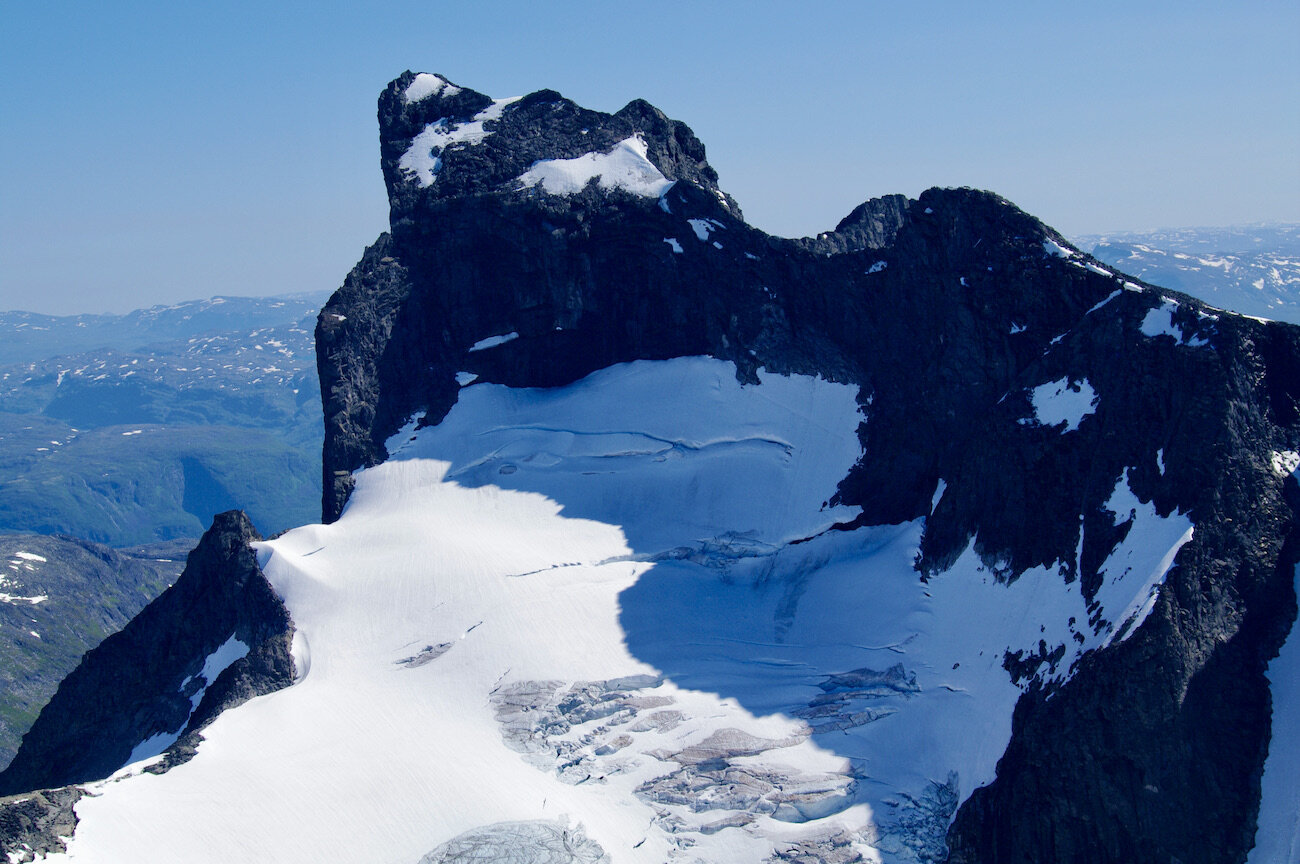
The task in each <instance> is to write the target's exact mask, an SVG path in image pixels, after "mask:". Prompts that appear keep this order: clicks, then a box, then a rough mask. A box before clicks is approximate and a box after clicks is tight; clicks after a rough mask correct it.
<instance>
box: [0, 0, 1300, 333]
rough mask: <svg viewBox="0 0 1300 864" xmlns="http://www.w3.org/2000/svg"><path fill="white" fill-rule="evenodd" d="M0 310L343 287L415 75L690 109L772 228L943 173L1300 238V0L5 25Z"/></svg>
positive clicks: (1100, 221)
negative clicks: (391, 104) (387, 109)
mask: <svg viewBox="0 0 1300 864" xmlns="http://www.w3.org/2000/svg"><path fill="white" fill-rule="evenodd" d="M0 23H2V24H3V26H0V46H2V47H3V50H2V51H0V70H3V72H4V74H5V78H6V81H7V82H8V86H7V87H6V88H5V90H4V92H3V94H2V95H0V116H3V118H4V122H3V123H0V156H2V157H3V158H0V184H3V188H4V189H5V194H4V195H3V196H0V309H6V310H8V309H15V310H16V309H25V310H28V311H33V312H38V313H43V314H75V313H82V312H86V313H90V312H114V313H121V312H125V311H128V310H130V309H135V308H141V307H147V306H150V305H154V304H159V303H173V302H179V301H182V300H187V299H200V298H205V297H210V296H214V295H219V294H225V295H232V296H239V295H250V296H263V295H271V294H283V293H296V292H302V291H316V290H330V289H333V288H336V287H338V285H339V284H341V282H342V280H343V277H344V275H345V274H346V273H347V271H348V269H349V268H350V267H351V266H352V264H353V263H355V261H356V260H357V259H358V258H359V257H360V255H361V252H362V249H363V248H364V247H365V246H366V245H367V244H369V243H371V242H373V241H374V239H375V237H376V236H377V235H378V234H379V233H380V232H381V231H383V230H385V229H386V227H387V201H386V199H385V192H384V187H383V181H382V178H381V176H380V172H379V164H378V163H379V160H378V146H377V144H378V141H377V134H376V131H377V130H376V124H375V99H376V96H377V95H378V93H379V91H380V90H381V89H382V88H383V87H384V86H385V84H386V83H387V82H388V81H389V80H391V79H392V78H394V77H396V76H397V75H398V74H400V73H401V72H402V71H403V70H404V69H408V68H409V69H411V70H413V71H429V72H439V73H442V74H444V75H446V76H447V77H448V78H450V79H451V80H453V81H455V82H457V83H458V84H462V85H464V86H467V87H472V88H474V89H476V90H480V91H482V92H485V93H488V94H489V95H492V96H496V97H500V96H509V95H520V94H523V93H526V92H531V91H533V90H537V89H542V88H551V89H555V90H558V91H560V92H561V93H563V94H564V95H565V96H567V97H569V98H571V99H573V100H574V101H576V102H578V103H579V104H581V105H583V106H585V107H589V108H593V109H597V110H602V111H614V110H617V109H618V108H620V107H622V105H624V104H626V103H627V102H629V101H631V100H632V99H635V98H645V99H647V100H648V101H650V102H651V103H653V104H655V105H656V106H657V107H659V108H660V109H661V110H663V111H664V112H665V113H667V114H668V115H669V116H671V117H674V118H676V119H679V120H682V121H684V122H685V123H687V124H688V125H689V126H691V128H692V129H693V130H694V131H695V132H696V134H697V135H698V136H699V137H700V139H701V140H702V141H703V142H704V144H705V146H706V147H707V148H708V155H709V161H710V163H711V164H712V165H713V167H714V168H716V169H717V170H718V172H719V174H720V177H721V181H720V182H721V185H722V187H723V188H724V189H726V190H727V191H728V192H729V193H731V194H732V195H733V196H734V197H735V198H736V200H737V201H738V202H739V203H740V206H741V207H742V209H743V210H744V212H745V214H746V216H747V218H748V219H749V221H750V222H751V224H753V225H755V226H756V227H758V228H761V229H763V230H765V231H768V232H769V233H773V234H778V235H784V236H807V235H809V234H814V233H817V232H819V231H825V230H829V229H830V228H832V227H834V225H835V224H836V223H837V222H838V221H839V219H840V218H842V217H843V216H844V215H845V214H847V213H848V212H849V211H850V210H851V209H852V208H853V207H854V206H856V205H857V204H859V203H861V202H862V201H864V200H867V199H868V198H873V197H878V196H881V195H885V194H890V193H903V194H905V195H908V196H909V197H915V196H916V195H918V194H919V193H920V192H921V191H923V190H924V189H926V188H929V187H931V186H973V187H977V188H984V189H989V190H991V191H994V192H996V193H998V194H1000V195H1002V196H1004V197H1006V198H1007V199H1009V200H1010V201H1012V202H1013V203H1015V204H1016V205H1017V206H1019V207H1021V208H1022V209H1024V210H1025V211H1027V212H1029V213H1031V214H1033V215H1034V216H1036V217H1038V218H1039V219H1041V220H1043V221H1044V222H1045V223H1047V224H1048V225H1051V226H1052V227H1054V228H1056V229H1057V230H1059V231H1061V232H1063V233H1065V234H1066V235H1067V236H1076V235H1082V234H1106V233H1123V232H1132V231H1149V230H1165V229H1175V228H1184V227H1192V226H1198V227H1200V226H1203V227H1226V226H1231V225H1240V224H1249V223H1258V222H1271V223H1296V222H1300V114H1297V112H1295V111H1294V110H1292V108H1291V106H1294V105H1295V104H1298V103H1300V47H1297V44H1296V40H1295V39H1294V34H1295V33H1296V32H1300V5H1298V4H1293V3H1288V4H1279V3H1269V2H1255V3H1246V4H1242V5H1238V6H1234V7H1232V8H1231V9H1224V8H1219V7H1215V6H1208V5H1206V6H1198V5H1194V4H1193V5H1190V6H1189V5H1186V4H1180V5H1175V4H1173V3H1165V2H1158V3H1152V4H1143V5H1142V7H1141V8H1131V6H1130V5H1126V4H1119V3H1100V4H1089V5H1088V6H1087V7H1083V8H1072V9H1070V10H1069V11H1068V13H1067V12H1063V11H1057V10H1054V9H1051V8H1048V7H1043V6H1041V5H1035V4H1000V5H999V6H997V7H996V8H982V7H970V6H967V5H965V4H959V3H955V2H941V3H936V4H926V5H925V6H923V7H922V6H919V5H918V6H916V7H912V6H906V7H896V6H892V5H891V6H871V5H867V4H852V3H828V4H822V5H819V6H817V7H815V8H812V9H795V8H793V7H788V6H785V5H782V4H777V3H757V4H746V5H744V6H743V7H742V6H731V5H730V4H727V5H722V6H717V5H715V6H701V5H699V4H688V3H671V2H670V3H661V4H657V5H656V6H655V7H654V8H653V10H646V9H641V8H632V7H627V8H623V7H620V8H607V7H590V6H588V5H580V4H572V3H558V4H554V5H553V6H551V7H548V9H547V10H546V12H545V14H539V13H537V12H536V11H532V10H531V7H529V6H526V5H525V4H523V3H519V2H497V3H485V4H479V5H476V6H474V7H473V8H466V7H464V6H463V5H452V4H438V3H434V4H429V3H420V4H416V3H408V2H402V3H390V4H384V5H383V6H382V7H379V6H368V7H367V8H366V9H364V10H358V9H354V8H351V7H350V6H349V5H348V4H324V5H320V4H317V5H312V6H306V5H304V6H302V7H300V8H298V7H294V6H279V7H276V8H265V7H263V6H261V5H258V4H254V3H244V2H228V3H219V4H212V5H209V6H204V7H195V8H189V7H176V6H173V5H168V4H162V3H157V2H136V3H127V4H119V5H117V6H114V7H112V8H109V7H102V6H97V5H93V4H89V3H70V4H59V5H57V6H55V5H46V6H22V7H19V6H13V5H11V6H8V7H6V8H5V9H4V10H3V11H0Z"/></svg>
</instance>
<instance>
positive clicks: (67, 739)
mask: <svg viewBox="0 0 1300 864" xmlns="http://www.w3.org/2000/svg"><path fill="white" fill-rule="evenodd" d="M260 539H261V537H260V536H258V534H257V531H256V530H255V529H254V528H253V526H252V523H251V522H249V521H248V517H247V516H245V515H244V513H243V512H241V511H230V512H228V513H222V514H221V515H219V516H217V517H216V519H215V520H214V521H213V524H212V527H211V528H210V529H209V530H208V532H207V533H206V534H204V535H203V538H202V539H201V540H200V541H199V545H198V546H197V547H196V548H195V549H194V551H193V552H191V553H190V555H189V559H188V562H187V564H186V567H185V571H184V572H183V573H182V574H181V576H180V578H179V579H178V580H177V581H176V583H175V584H174V585H173V586H172V587H171V588H168V589H167V590H166V591H165V592H163V593H162V595H161V596H159V597H158V599H156V600H154V601H153V602H152V603H150V604H149V605H148V606H146V607H145V608H144V610H143V611H142V612H140V614H139V615H137V616H136V617H135V618H134V619H132V620H131V622H130V623H129V624H127V625H126V627H124V628H123V629H122V630H121V631H119V632H118V633H115V634H114V635H112V636H110V637H108V638H107V639H105V640H104V641H103V642H102V643H101V644H100V645H99V646H98V647H97V648H95V649H94V650H92V651H90V652H88V653H87V654H86V656H85V657H84V658H83V660H82V662H81V665H80V666H78V667H77V668H76V669H75V670H74V671H73V672H72V673H71V674H70V675H69V676H68V677H67V678H65V679H64V680H63V683H62V684H60V685H59V688H58V690H57V692H56V693H55V694H54V697H53V698H52V699H51V700H50V702H49V704H48V705H47V706H46V707H45V709H44V710H43V711H42V712H41V714H40V716H39V717H38V718H37V720H36V722H35V723H34V724H33V725H32V728H31V729H30V730H29V731H28V732H27V734H26V735H25V736H24V737H23V743H22V746H21V747H20V748H19V750H18V754H17V755H16V756H15V757H14V760H13V762H12V763H11V764H10V766H9V767H8V769H6V770H5V771H4V772H3V773H0V794H13V793H18V792H25V791H28V790H32V789H53V788H55V787H60V786H68V785H71V784H76V783H84V782H88V781H92V780H98V779H101V778H103V777H107V776H108V775H110V774H112V773H113V772H114V771H116V770H117V769H118V768H120V767H122V766H123V765H124V764H125V763H127V762H128V761H129V760H132V757H135V758H143V757H145V756H152V755H155V754H161V753H163V752H164V750H166V754H165V756H164V759H163V760H162V762H161V763H159V764H158V765H156V766H154V769H153V770H166V768H168V767H170V766H171V765H174V764H177V763H178V762H182V761H185V759H187V758H188V755H190V754H192V753H193V748H194V746H195V745H196V744H197V743H198V741H199V740H200V739H199V737H198V733H199V730H200V729H202V728H203V727H204V726H205V725H206V724H207V723H209V722H211V721H212V719H213V718H215V717H216V716H217V715H218V714H219V713H220V712H221V711H222V710H224V709H225V708H227V707H231V706H233V705H238V704H240V703H242V702H244V701H247V700H248V699H250V698H252V697H254V696H257V695H260V694H262V693H268V692H271V691H273V690H277V689H279V688H281V687H284V686H286V685H288V684H289V683H291V682H292V681H293V674H294V668H293V660H292V658H291V656H290V653H289V647H290V639H291V635H292V623H291V621H290V620H289V615H288V612H287V611H286V609H285V608H284V604H283V603H282V602H281V601H280V599H279V598H278V597H277V596H276V595H275V593H274V592H273V590H272V589H271V586H270V584H269V583H268V582H267V581H266V578H265V577H264V576H263V575H262V573H261V570H260V569H259V568H258V566H257V559H256V556H255V555H254V552H253V550H252V548H251V547H250V546H249V543H250V542H251V541H254V540H260Z"/></svg>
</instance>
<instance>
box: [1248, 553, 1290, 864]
mask: <svg viewBox="0 0 1300 864" xmlns="http://www.w3.org/2000/svg"><path fill="white" fill-rule="evenodd" d="M1294 578H1295V587H1296V592H1297V593H1300V566H1297V567H1296V569H1295V573H1294ZM1296 629H1297V625H1296V623H1294V622H1293V623H1292V624H1291V633H1290V634H1289V635H1288V636H1287V639H1286V642H1284V643H1283V644H1282V650H1280V651H1279V652H1278V655H1277V656H1276V657H1274V658H1273V661H1272V662H1271V663H1269V664H1268V672H1267V675H1268V681H1269V688H1270V690H1271V691H1272V694H1273V717H1272V724H1273V728H1272V738H1271V739H1270V740H1269V743H1268V757H1267V758H1266V759H1265V760H1264V776H1263V778H1262V780H1261V781H1260V787H1261V788H1260V802H1259V828H1258V829H1257V830H1256V832H1255V848H1254V849H1252V850H1250V854H1249V855H1248V856H1246V864H1273V862H1275V861H1300V637H1298V636H1297V635H1296Z"/></svg>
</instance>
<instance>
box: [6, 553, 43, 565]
mask: <svg viewBox="0 0 1300 864" xmlns="http://www.w3.org/2000/svg"><path fill="white" fill-rule="evenodd" d="M14 557H15V558H21V559H23V560H24V561H39V562H41V563H42V564H45V563H47V562H46V560H45V559H44V558H42V557H41V556H40V555H37V554H36V553H34V552H15V553H14Z"/></svg>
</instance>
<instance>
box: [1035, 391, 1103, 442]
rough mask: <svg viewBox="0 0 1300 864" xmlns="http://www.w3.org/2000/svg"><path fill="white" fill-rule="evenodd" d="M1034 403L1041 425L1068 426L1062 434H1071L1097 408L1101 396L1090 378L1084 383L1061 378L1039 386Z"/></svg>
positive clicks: (1036, 416)
mask: <svg viewBox="0 0 1300 864" xmlns="http://www.w3.org/2000/svg"><path fill="white" fill-rule="evenodd" d="M1030 401H1031V402H1032V403H1033V406H1034V418H1035V419H1036V420H1037V421H1038V422H1039V423H1042V424H1043V425H1044V426H1059V425H1060V424H1062V423H1064V424H1065V429H1064V430H1062V431H1064V432H1071V431H1073V430H1075V429H1078V428H1079V423H1080V421H1082V420H1083V418H1084V417H1086V416H1087V415H1089V414H1091V413H1092V412H1093V411H1094V410H1095V409H1096V407H1097V394H1096V392H1095V391H1094V390H1093V389H1092V385H1091V384H1089V383H1088V379H1087V378H1084V379H1082V380H1080V381H1071V380H1070V379H1069V378H1060V379H1058V380H1056V381H1049V382H1047V383H1046V384H1040V385H1038V386H1037V387H1035V388H1034V389H1033V393H1032V394H1031V396H1030Z"/></svg>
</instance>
